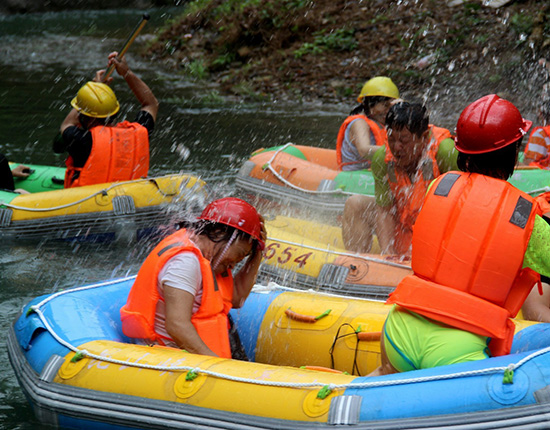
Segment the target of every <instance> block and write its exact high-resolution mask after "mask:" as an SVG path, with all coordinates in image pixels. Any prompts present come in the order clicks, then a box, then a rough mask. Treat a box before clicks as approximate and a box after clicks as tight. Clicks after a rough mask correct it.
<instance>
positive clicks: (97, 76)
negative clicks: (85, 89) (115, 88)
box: [93, 69, 113, 85]
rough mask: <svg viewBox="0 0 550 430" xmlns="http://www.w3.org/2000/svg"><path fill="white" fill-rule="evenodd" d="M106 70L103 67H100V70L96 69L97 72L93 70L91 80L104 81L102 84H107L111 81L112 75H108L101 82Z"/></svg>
mask: <svg viewBox="0 0 550 430" xmlns="http://www.w3.org/2000/svg"><path fill="white" fill-rule="evenodd" d="M106 72H107V71H106V70H105V69H102V70H98V71H97V72H95V76H94V79H93V81H94V82H101V83H104V84H107V85H109V84H110V83H111V82H113V78H112V77H110V76H109V77H108V78H107V79H106V80H105V82H103V76H105V73H106Z"/></svg>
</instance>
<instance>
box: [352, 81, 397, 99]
mask: <svg viewBox="0 0 550 430" xmlns="http://www.w3.org/2000/svg"><path fill="white" fill-rule="evenodd" d="M372 96H381V97H390V98H392V99H398V98H399V90H398V89H397V87H396V85H395V84H394V83H393V81H392V80H391V79H390V78H387V77H386V76H376V77H375V78H372V79H369V80H368V81H367V82H365V85H363V89H362V90H361V94H359V97H357V101H358V102H359V103H363V99H364V98H365V97H372Z"/></svg>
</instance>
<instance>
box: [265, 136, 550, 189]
mask: <svg viewBox="0 0 550 430" xmlns="http://www.w3.org/2000/svg"><path fill="white" fill-rule="evenodd" d="M289 146H295V145H294V144H293V143H292V142H288V143H286V144H285V145H283V146H281V147H280V148H279V149H277V150H276V151H275V153H274V154H273V156H272V157H271V158H270V159H269V161H267V162H266V163H265V164H264V166H263V167H262V168H263V169H264V170H265V169H269V171H270V172H271V173H273V176H275V177H276V178H277V179H278V180H279V181H281V182H282V183H283V184H285V185H286V186H287V187H289V188H292V189H294V190H296V191H301V192H303V193H308V194H341V195H346V196H353V195H367V194H362V193H352V192H349V191H344V190H342V189H340V188H337V189H335V190H326V191H317V190H308V189H305V188H301V187H299V186H297V185H294V184H293V183H292V182H289V181H288V180H286V179H285V178H283V176H281V174H280V173H279V172H277V171H276V170H275V169H274V168H273V166H271V163H272V162H273V161H275V157H277V155H279V153H280V152H282V151H284V150H285V149H286V148H288V147H289ZM547 191H550V187H549V186H546V187H542V188H538V189H536V190H531V191H527V194H529V195H538V194H540V193H545V192H547Z"/></svg>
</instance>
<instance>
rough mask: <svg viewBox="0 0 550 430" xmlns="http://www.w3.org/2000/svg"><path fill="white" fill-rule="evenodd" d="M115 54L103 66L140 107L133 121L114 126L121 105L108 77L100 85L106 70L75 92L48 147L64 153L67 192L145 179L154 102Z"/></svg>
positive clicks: (154, 119)
mask: <svg viewBox="0 0 550 430" xmlns="http://www.w3.org/2000/svg"><path fill="white" fill-rule="evenodd" d="M117 55H118V53H117V52H112V53H110V54H109V57H108V66H111V65H112V66H114V67H115V69H116V71H117V73H118V74H119V75H120V76H122V77H123V78H124V80H125V81H126V84H127V85H128V87H129V88H130V89H131V90H132V92H133V93H134V95H135V97H136V98H137V99H138V101H139V102H140V104H141V108H140V110H139V112H138V114H137V117H136V119H135V120H134V122H128V121H123V122H119V123H114V118H115V117H116V115H117V113H118V112H119V110H120V105H119V102H118V100H117V98H116V95H115V93H114V92H113V90H112V89H111V88H110V87H109V85H108V84H110V83H111V82H112V81H113V78H111V77H109V78H107V80H106V82H105V83H103V82H102V81H103V78H104V76H105V70H98V71H97V72H96V75H95V77H94V79H93V81H90V82H87V83H86V84H84V85H83V86H82V87H81V88H80V89H79V90H78V93H77V94H76V97H74V98H73V99H72V101H71V106H72V107H73V109H72V110H71V111H70V112H69V114H68V115H67V116H66V118H65V119H64V121H63V122H62V124H61V127H60V133H59V135H58V136H57V137H56V138H55V139H54V144H53V149H54V152H56V153H63V152H67V153H68V157H67V160H66V164H67V171H66V174H65V187H66V188H70V187H76V186H83V185H92V184H98V183H104V182H113V181H125V180H131V179H137V178H140V177H143V176H147V173H148V170H149V136H150V134H151V133H152V131H153V129H154V126H155V121H156V117H157V112H158V106H159V103H158V101H157V99H156V97H155V95H154V94H153V92H152V91H151V89H150V88H149V87H148V86H147V84H146V83H145V82H143V80H141V78H139V77H138V76H137V75H136V74H135V73H134V72H132V71H131V70H130V67H129V66H128V64H127V62H126V60H125V58H124V57H123V58H118V57H117Z"/></svg>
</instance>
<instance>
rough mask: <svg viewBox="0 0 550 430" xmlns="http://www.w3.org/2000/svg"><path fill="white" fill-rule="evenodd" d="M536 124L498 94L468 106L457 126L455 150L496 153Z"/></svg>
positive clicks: (473, 152) (470, 152)
mask: <svg viewBox="0 0 550 430" xmlns="http://www.w3.org/2000/svg"><path fill="white" fill-rule="evenodd" d="M531 125H533V123H532V122H531V121H528V120H526V119H524V118H522V116H521V114H520V113H519V110H518V108H517V107H515V106H514V105H513V104H512V103H510V102H509V101H508V100H504V99H501V98H500V97H499V96H497V95H496V94H490V95H488V96H485V97H482V98H480V99H479V100H476V101H475V102H473V103H471V104H470V105H468V106H466V108H465V109H464V110H463V111H462V113H461V114H460V118H458V123H457V125H456V138H455V143H456V149H458V150H459V151H460V152H464V153H466V154H482V153H485V152H491V151H495V150H497V149H500V148H504V147H505V146H507V145H510V144H511V143H514V142H515V141H517V140H518V139H520V138H521V137H523V136H524V135H525V134H526V133H527V130H529V129H530V128H531Z"/></svg>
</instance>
